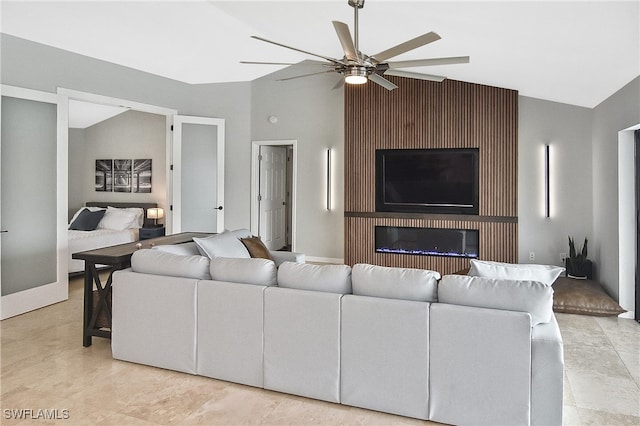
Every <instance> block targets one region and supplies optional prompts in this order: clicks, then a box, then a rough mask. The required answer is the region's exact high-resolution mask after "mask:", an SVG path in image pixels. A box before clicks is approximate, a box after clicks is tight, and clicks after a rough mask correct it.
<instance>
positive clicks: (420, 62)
mask: <svg viewBox="0 0 640 426" xmlns="http://www.w3.org/2000/svg"><path fill="white" fill-rule="evenodd" d="M468 63H469V57H468V56H452V57H449V58H433V59H415V60H412V61H394V62H387V65H389V69H396V68H411V67H428V66H431V65H450V64H468Z"/></svg>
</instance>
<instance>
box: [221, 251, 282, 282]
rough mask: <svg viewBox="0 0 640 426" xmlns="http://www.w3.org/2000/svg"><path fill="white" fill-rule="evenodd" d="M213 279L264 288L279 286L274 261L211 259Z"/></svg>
mask: <svg viewBox="0 0 640 426" xmlns="http://www.w3.org/2000/svg"><path fill="white" fill-rule="evenodd" d="M209 272H210V274H211V279H213V280H216V281H225V282H232V283H242V284H254V285H264V286H274V285H277V284H278V282H277V275H276V274H277V269H276V264H275V263H274V262H273V260H269V259H252V258H249V259H243V258H228V257H216V258H213V259H211V266H210V270H209Z"/></svg>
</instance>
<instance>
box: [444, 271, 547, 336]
mask: <svg viewBox="0 0 640 426" xmlns="http://www.w3.org/2000/svg"><path fill="white" fill-rule="evenodd" d="M438 299H439V301H440V303H449V304H452V305H463V306H476V307H479V308H490V309H501V310H507V311H518V312H528V313H529V314H530V315H531V326H535V325H537V324H542V323H547V322H549V321H550V320H551V316H552V315H553V289H552V288H551V286H548V285H545V284H543V283H541V282H539V281H524V280H505V279H492V278H483V277H473V276H469V275H466V276H465V275H445V276H444V277H442V280H440V284H439V285H438Z"/></svg>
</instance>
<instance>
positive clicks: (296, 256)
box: [269, 251, 305, 266]
mask: <svg viewBox="0 0 640 426" xmlns="http://www.w3.org/2000/svg"><path fill="white" fill-rule="evenodd" d="M269 253H270V254H271V257H273V261H274V262H276V266H280V264H281V263H283V262H295V263H305V256H304V253H296V252H292V251H270V252H269Z"/></svg>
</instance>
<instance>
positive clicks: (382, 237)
mask: <svg viewBox="0 0 640 426" xmlns="http://www.w3.org/2000/svg"><path fill="white" fill-rule="evenodd" d="M478 234H479V231H478V230H477V229H447V228H444V229H443V228H409V227H398V226H376V239H375V248H376V252H377V253H394V254H412V255H422V256H447V257H466V258H471V259H475V258H477V257H478V240H479V237H478Z"/></svg>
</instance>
